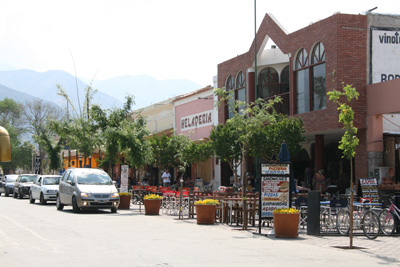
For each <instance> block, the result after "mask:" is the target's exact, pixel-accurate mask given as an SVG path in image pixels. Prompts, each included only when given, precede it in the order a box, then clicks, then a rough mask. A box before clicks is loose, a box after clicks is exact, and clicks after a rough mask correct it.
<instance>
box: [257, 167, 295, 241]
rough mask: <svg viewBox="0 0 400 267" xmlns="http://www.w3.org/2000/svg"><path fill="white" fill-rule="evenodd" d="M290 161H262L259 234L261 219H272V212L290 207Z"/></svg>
mask: <svg viewBox="0 0 400 267" xmlns="http://www.w3.org/2000/svg"><path fill="white" fill-rule="evenodd" d="M290 169H291V168H290V163H265V162H262V163H260V173H261V179H260V182H259V183H260V185H259V188H260V198H259V213H258V214H260V215H261V216H259V217H258V219H259V222H258V225H259V234H261V219H271V218H272V217H273V215H272V212H273V211H274V210H275V209H279V208H288V207H290V206H291V205H290V201H291V195H290V188H291V186H292V185H291V184H290V183H291V181H290V175H291V173H290Z"/></svg>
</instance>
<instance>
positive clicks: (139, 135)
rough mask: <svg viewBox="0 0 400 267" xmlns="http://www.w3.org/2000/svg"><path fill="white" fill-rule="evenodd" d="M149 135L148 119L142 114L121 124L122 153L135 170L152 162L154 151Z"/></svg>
mask: <svg viewBox="0 0 400 267" xmlns="http://www.w3.org/2000/svg"><path fill="white" fill-rule="evenodd" d="M148 136H149V131H148V129H147V128H146V119H145V118H144V117H142V116H140V115H139V116H137V118H136V120H134V119H130V120H125V121H123V123H122V124H121V133H120V137H121V139H120V142H121V149H122V153H123V155H124V156H125V157H126V159H127V160H128V162H129V164H130V165H131V166H133V167H134V168H135V170H138V169H140V168H141V167H143V166H145V165H146V164H148V163H150V162H151V159H152V151H151V145H150V142H149V141H148V140H147V137H148ZM136 177H138V175H137V176H136Z"/></svg>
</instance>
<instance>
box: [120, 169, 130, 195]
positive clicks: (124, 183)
mask: <svg viewBox="0 0 400 267" xmlns="http://www.w3.org/2000/svg"><path fill="white" fill-rule="evenodd" d="M128 169H129V166H128V165H121V185H120V191H121V192H128Z"/></svg>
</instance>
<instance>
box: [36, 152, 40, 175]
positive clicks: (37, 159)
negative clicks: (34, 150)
mask: <svg viewBox="0 0 400 267" xmlns="http://www.w3.org/2000/svg"><path fill="white" fill-rule="evenodd" d="M40 161H41V159H40V156H36V158H35V174H40Z"/></svg>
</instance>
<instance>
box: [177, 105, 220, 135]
mask: <svg viewBox="0 0 400 267" xmlns="http://www.w3.org/2000/svg"><path fill="white" fill-rule="evenodd" d="M212 114H213V111H212V110H208V111H204V112H200V113H197V114H193V115H190V116H186V117H182V118H181V131H186V130H192V129H196V128H200V127H204V126H210V125H212V124H213V121H212V117H213V116H212Z"/></svg>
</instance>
